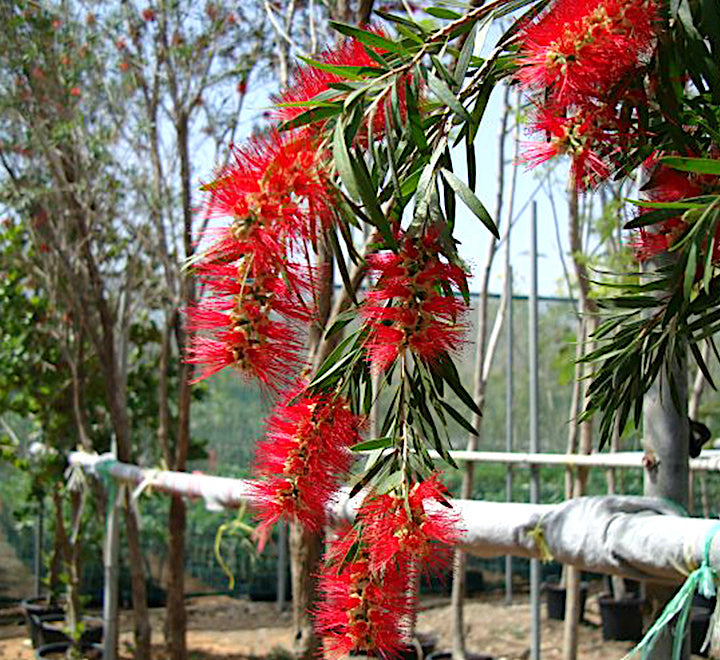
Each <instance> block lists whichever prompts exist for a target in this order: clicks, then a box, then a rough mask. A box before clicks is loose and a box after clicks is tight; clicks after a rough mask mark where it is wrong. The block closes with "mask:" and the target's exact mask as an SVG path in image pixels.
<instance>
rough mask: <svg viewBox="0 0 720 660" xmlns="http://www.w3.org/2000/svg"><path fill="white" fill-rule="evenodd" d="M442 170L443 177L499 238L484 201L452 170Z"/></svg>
mask: <svg viewBox="0 0 720 660" xmlns="http://www.w3.org/2000/svg"><path fill="white" fill-rule="evenodd" d="M440 172H441V174H442V175H443V178H444V179H445V180H446V181H447V182H448V183H449V184H450V187H451V188H452V189H453V190H454V191H455V193H456V194H457V195H458V196H459V197H460V199H461V200H462V201H463V202H464V203H465V205H466V206H467V207H468V208H469V209H470V210H471V211H472V212H473V213H474V214H475V215H476V216H477V218H478V219H479V220H480V222H482V223H483V224H484V225H485V226H486V227H487V228H488V229H489V230H490V233H491V234H492V235H493V236H494V237H495V238H497V239H499V238H500V233H499V232H498V229H497V227H496V226H495V223H494V222H493V220H492V218H491V217H490V214H489V213H488V212H487V209H486V208H485V207H484V206H483V203H482V202H481V201H480V200H479V199H478V198H477V197H476V196H475V193H474V192H473V191H472V190H470V188H469V187H468V186H467V184H466V183H465V182H463V181H461V180H460V179H458V177H457V176H455V174H453V173H452V172H451V171H450V170H447V169H445V168H442V169H441V170H440Z"/></svg>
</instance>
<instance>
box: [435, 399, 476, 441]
mask: <svg viewBox="0 0 720 660" xmlns="http://www.w3.org/2000/svg"><path fill="white" fill-rule="evenodd" d="M440 405H441V406H442V407H443V408H444V409H445V410H446V411H447V413H448V414H449V415H450V417H452V418H453V419H454V420H455V421H456V422H457V423H458V424H460V426H462V427H463V428H464V429H465V430H466V431H467V432H468V433H471V434H472V435H476V436H477V435H480V434H479V433H478V431H477V429H476V428H475V427H474V426H473V425H472V424H471V423H470V422H468V420H466V419H465V418H464V417H463V416H462V415H461V414H460V413H459V412H458V411H457V410H455V408H453V407H452V406H451V405H450V404H449V403H446V402H445V401H442V400H440Z"/></svg>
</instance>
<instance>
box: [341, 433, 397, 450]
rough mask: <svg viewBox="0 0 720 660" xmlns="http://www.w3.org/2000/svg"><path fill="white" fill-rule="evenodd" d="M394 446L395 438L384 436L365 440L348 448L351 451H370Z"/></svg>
mask: <svg viewBox="0 0 720 660" xmlns="http://www.w3.org/2000/svg"><path fill="white" fill-rule="evenodd" d="M393 444H395V438H393V437H392V436H385V437H384V438H374V439H372V440H365V441H363V442H358V444H356V445H353V446H352V447H350V449H351V450H352V451H370V450H371V449H385V447H391V446H392V445H393Z"/></svg>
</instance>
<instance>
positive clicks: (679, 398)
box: [643, 264, 690, 660]
mask: <svg viewBox="0 0 720 660" xmlns="http://www.w3.org/2000/svg"><path fill="white" fill-rule="evenodd" d="M652 266H653V265H652V264H651V267H652ZM670 360H671V361H670V363H669V364H668V365H667V369H661V371H660V373H659V374H658V377H657V378H656V380H655V382H654V383H653V384H652V385H651V386H650V389H649V390H648V392H647V394H646V395H645V399H644V401H643V445H644V447H643V448H644V450H645V457H644V462H645V469H644V472H643V493H644V494H645V495H647V496H649V497H660V498H663V499H667V500H671V501H673V502H676V503H677V504H679V505H680V506H682V507H683V508H684V509H687V505H688V475H689V465H688V458H689V456H688V449H689V441H690V429H689V424H688V378H687V355H686V347H685V346H683V345H678V346H677V348H676V356H673V357H671V358H670ZM675 591H676V590H675V589H672V588H668V587H665V586H662V585H656V584H653V583H648V585H647V595H648V598H649V599H650V602H651V605H652V610H653V617H655V616H657V614H659V613H660V612H661V611H662V608H663V607H664V606H665V604H666V603H667V601H668V600H669V599H670V598H671V597H672V596H673V594H674V592H675ZM672 632H673V626H672V625H670V626H668V627H667V628H666V629H665V631H664V633H663V634H662V635H661V636H660V638H659V639H658V642H657V643H656V644H655V646H654V648H653V650H652V652H651V653H650V654H649V655H648V656H647V657H648V659H649V660H664V659H666V658H669V657H671V654H672ZM689 646H690V645H689V643H688V640H687V639H686V644H685V647H684V649H683V655H682V657H683V658H689V657H690V648H689Z"/></svg>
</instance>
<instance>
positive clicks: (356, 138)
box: [187, 0, 720, 656]
mask: <svg viewBox="0 0 720 660" xmlns="http://www.w3.org/2000/svg"><path fill="white" fill-rule="evenodd" d="M719 12H720V10H718V8H717V6H716V5H715V3H713V2H701V1H694V0H682V1H681V2H675V1H673V2H664V1H662V0H554V1H548V0H495V1H493V2H488V3H485V4H482V5H481V6H479V7H475V8H471V9H470V10H469V11H468V12H467V13H466V14H459V13H456V12H454V11H450V10H449V9H446V8H434V9H429V10H427V13H429V14H431V15H432V16H433V17H435V18H436V19H437V20H438V21H439V25H440V26H439V27H438V26H437V25H438V24H436V25H435V27H433V28H430V27H428V23H427V22H426V21H420V20H418V19H417V18H416V17H414V16H413V15H404V16H396V15H390V14H387V13H385V12H382V11H377V12H376V14H377V20H378V21H382V22H383V23H382V24H383V27H379V25H380V23H379V22H378V23H376V24H373V25H372V26H369V27H365V28H357V27H352V26H350V25H346V24H340V23H334V24H333V27H334V28H335V29H336V30H337V32H338V33H339V35H340V37H339V41H338V44H336V45H335V46H332V47H331V48H329V49H328V50H327V51H326V52H324V53H323V54H321V55H319V56H318V57H317V58H316V59H308V58H303V60H304V65H303V66H302V67H301V68H299V69H298V71H297V73H296V75H295V77H294V79H293V81H292V83H291V85H290V88H289V89H287V90H286V91H284V92H283V93H282V94H281V95H280V96H279V97H278V98H277V104H276V108H275V110H274V118H275V120H276V123H275V125H274V126H273V127H272V128H271V129H270V130H268V132H267V133H266V134H265V135H263V136H259V137H254V138H252V139H251V140H250V141H249V142H248V143H247V144H246V145H244V146H241V147H237V148H236V149H235V151H234V159H233V161H232V162H231V163H230V164H229V165H228V166H227V167H225V168H223V169H222V170H221V171H219V172H217V173H216V175H215V177H214V179H213V180H212V181H211V182H209V183H207V184H206V185H205V186H204V189H205V190H206V191H207V202H206V203H207V210H208V212H209V213H210V214H211V215H212V216H214V217H216V218H218V219H219V220H218V223H217V225H216V228H215V229H213V230H212V232H211V234H210V235H209V236H207V241H206V247H205V249H204V251H203V252H202V253H201V256H200V257H199V258H198V259H197V260H196V262H195V266H196V268H197V271H198V273H199V278H200V280H201V282H202V283H203V286H204V290H205V295H204V296H203V297H202V298H201V300H200V302H199V303H198V305H197V306H196V307H195V308H193V309H191V310H188V320H189V323H190V324H191V325H192V326H194V328H196V329H197V330H198V334H197V336H196V338H195V339H194V341H193V343H192V345H191V346H189V348H188V352H187V359H188V360H189V361H191V362H193V363H195V364H198V365H201V369H202V371H201V376H200V378H203V377H206V376H208V375H210V374H212V373H214V372H216V371H218V370H220V369H223V368H225V367H231V368H234V369H237V370H239V371H240V372H242V373H243V374H244V375H245V376H246V377H248V378H252V379H255V380H257V381H258V382H260V383H261V384H262V385H263V387H265V388H266V389H267V390H268V391H270V392H273V393H276V394H278V395H279V396H278V401H279V403H278V407H277V409H276V410H275V412H274V413H273V415H272V416H271V418H270V420H269V422H268V425H267V436H266V439H265V440H264V441H263V442H262V443H261V444H260V445H259V447H258V450H257V461H256V463H257V465H256V470H257V475H258V477H259V481H258V485H257V487H256V499H257V501H258V502H259V505H258V511H259V517H260V526H259V534H258V535H259V538H260V540H261V541H263V540H264V539H265V538H266V537H267V534H268V532H269V528H270V527H271V526H272V525H273V524H274V523H275V522H276V521H277V520H278V519H279V518H281V517H282V516H287V517H288V518H290V519H293V520H297V521H300V522H301V523H302V524H304V525H306V526H307V527H309V528H310V529H313V530H320V529H322V528H323V526H324V524H325V510H326V507H327V506H328V504H329V503H330V502H331V500H332V498H333V496H334V493H335V491H336V489H337V488H338V487H339V486H340V485H341V484H342V483H344V481H345V480H346V478H347V476H348V471H349V468H350V466H351V463H352V456H353V453H354V454H356V455H362V457H363V459H364V460H365V466H364V468H363V469H362V470H361V471H360V472H359V474H357V475H356V476H355V477H354V480H353V484H352V490H351V494H352V495H353V496H357V497H358V498H359V499H360V504H359V507H358V513H357V516H356V519H355V523H354V525H353V526H352V528H350V529H347V530H345V531H343V532H341V533H339V534H337V535H336V536H335V537H333V539H332V540H331V541H330V542H329V543H328V547H327V550H326V553H325V557H324V561H323V568H322V575H321V580H320V583H321V589H322V591H323V599H322V602H321V603H320V604H319V605H318V606H317V611H316V621H317V627H318V631H319V632H320V634H321V635H322V636H323V637H324V639H325V649H326V652H327V653H329V654H330V655H331V656H339V655H342V654H344V653H346V652H349V651H350V650H356V651H363V652H369V651H375V652H377V653H379V654H380V655H382V656H390V655H392V654H394V653H395V652H398V651H400V650H401V649H402V648H403V647H404V646H405V645H406V644H407V643H408V635H409V634H410V631H411V628H412V622H413V605H414V602H413V601H414V593H415V591H414V588H413V585H414V583H415V580H416V579H417V576H418V575H419V574H420V573H421V572H422V571H424V570H426V567H427V566H428V564H432V563H433V562H434V561H436V560H437V557H438V556H440V554H441V553H440V554H439V553H438V552H437V550H438V549H440V548H448V547H449V546H451V545H452V544H453V543H455V541H456V540H457V539H458V537H459V535H460V534H461V533H462V530H461V529H460V528H459V526H458V522H457V518H456V516H455V515H454V512H453V510H452V508H451V506H450V504H449V502H448V500H447V492H446V490H445V488H444V487H443V485H442V482H441V480H440V477H439V474H438V467H437V466H436V462H435V459H434V458H433V457H432V456H431V453H430V450H436V452H437V454H438V455H439V456H440V458H441V460H443V461H445V462H446V463H448V464H450V465H451V466H454V463H453V460H452V458H451V456H450V453H449V449H450V442H449V438H448V433H447V430H446V427H447V422H448V420H450V419H452V420H454V421H455V422H458V423H459V424H460V425H461V426H463V427H464V428H466V429H468V430H472V428H473V427H472V425H471V424H470V422H469V421H468V420H467V418H466V417H467V415H468V413H476V414H479V413H480V411H479V410H478V409H477V406H476V403H475V402H474V401H473V399H472V397H471V396H470V395H469V394H468V392H467V391H466V389H465V388H464V386H463V385H462V383H461V382H460V379H459V377H458V372H457V369H456V367H455V365H454V362H453V360H454V358H455V355H456V353H457V351H458V349H459V348H460V347H461V346H462V345H463V343H464V342H466V341H467V339H466V336H465V323H464V312H465V311H466V309H467V305H468V301H469V294H468V285H467V279H468V275H469V273H468V269H467V267H466V265H465V264H464V263H463V262H462V260H461V259H460V257H459V256H458V252H457V241H456V239H455V238H454V235H453V230H454V225H455V217H456V204H457V199H458V198H459V199H460V201H461V202H462V203H463V204H464V205H465V206H466V207H468V209H469V210H470V211H471V212H472V213H473V214H474V215H475V216H477V218H478V220H479V221H480V224H481V225H483V227H479V229H478V230H479V231H489V232H491V233H492V234H493V235H494V236H495V237H497V236H498V233H497V228H496V225H495V223H494V222H493V220H492V219H491V217H490V215H489V214H488V212H487V211H486V209H485V206H484V205H483V203H482V202H481V201H480V200H479V199H478V197H477V196H476V194H475V192H474V190H475V184H476V181H477V177H478V176H482V173H481V172H479V171H478V167H477V164H476V159H475V147H476V145H475V139H476V136H477V134H478V129H479V126H480V124H481V122H482V120H483V115H484V112H485V109H486V107H487V105H488V100H489V98H490V95H491V93H492V91H493V89H494V88H495V87H496V86H497V85H498V84H499V83H500V82H501V81H505V82H508V83H511V84H515V85H518V86H520V88H521V89H522V90H523V91H524V92H525V99H526V102H527V114H528V116H529V117H530V120H529V130H530V132H532V133H534V138H533V140H531V141H529V142H528V144H527V145H526V147H525V150H524V155H523V159H524V160H525V161H526V162H527V163H528V165H529V166H533V165H536V164H538V163H541V162H544V161H546V160H548V159H550V158H553V157H556V156H566V157H569V158H570V160H571V171H572V173H573V178H574V183H575V185H576V186H577V188H578V190H580V191H583V192H584V193H586V194H592V192H593V191H594V190H595V189H597V188H598V187H599V186H602V185H603V184H604V183H605V182H607V181H609V180H611V179H617V178H620V177H634V176H636V173H637V172H638V171H640V172H643V173H645V177H646V179H647V184H646V186H645V190H644V192H645V193H646V195H645V199H646V200H647V201H643V202H638V205H639V206H638V211H637V213H636V216H635V218H634V219H633V220H632V222H630V223H629V228H630V229H633V230H635V231H636V232H637V235H636V236H635V238H634V241H635V243H636V246H637V248H636V249H637V255H638V260H639V261H642V260H644V259H647V258H648V257H655V256H657V255H658V254H660V253H663V254H667V253H670V254H673V255H675V256H674V257H673V258H672V259H671V260H670V261H669V264H670V265H668V266H667V267H662V268H659V269H657V270H655V271H654V272H653V273H652V274H651V275H649V276H648V277H647V278H645V279H644V280H643V281H642V283H640V284H636V285H632V286H628V287H627V288H626V289H625V290H621V291H619V293H618V296H617V297H615V298H613V299H611V300H605V301H602V302H603V303H604V304H605V305H606V306H608V307H614V308H615V309H617V312H615V313H611V314H610V315H609V316H608V319H607V321H606V322H605V323H604V324H603V325H601V326H600V329H599V330H598V332H597V336H596V339H597V341H598V342H599V346H600V347H599V348H598V350H597V351H595V352H594V353H593V354H592V355H591V356H590V358H589V359H591V360H593V361H594V362H595V364H596V369H595V375H594V379H593V381H592V386H591V390H590V392H591V399H590V403H589V407H588V410H587V411H586V412H587V414H591V413H593V412H595V411H600V415H601V434H602V439H603V441H604V439H605V438H607V436H608V434H609V432H610V431H611V429H612V428H613V425H614V423H615V420H616V419H618V420H619V423H620V427H621V429H622V427H624V425H625V424H626V422H627V420H628V418H629V416H630V413H631V412H633V411H634V413H635V415H634V417H635V421H636V423H637V419H638V411H639V410H640V409H641V405H642V399H643V394H644V392H645V391H646V390H647V388H648V387H649V386H650V384H651V382H652V381H653V379H654V378H655V377H657V375H658V374H660V373H661V372H663V370H667V367H668V365H671V364H672V362H673V360H675V359H677V356H678V353H679V352H681V351H683V350H684V348H683V345H684V344H683V343H682V342H681V341H680V340H681V339H684V340H687V345H688V346H690V349H691V350H692V352H693V354H694V355H695V357H696V358H697V360H698V363H699V364H700V366H701V367H703V368H704V369H705V371H707V369H706V368H705V365H704V362H703V360H702V357H701V354H700V351H699V350H698V349H697V344H698V343H699V342H701V341H704V340H708V341H712V335H713V334H714V332H715V330H716V329H717V327H718V323H720V321H719V320H718V319H719V318H720V315H719V314H718V312H717V310H716V304H717V302H718V299H719V298H720V276H718V273H717V271H716V265H717V263H718V253H719V252H720V250H718V248H717V246H716V235H717V234H718V231H720V230H718V219H719V218H720V195H718V190H719V188H718V179H717V176H718V175H720V163H719V162H718V161H717V160H715V159H714V157H713V155H714V153H715V152H716V150H717V147H718V144H717V139H718V137H719V136H720V128H719V126H720V123H719V121H720V117H719V112H718V101H719V100H720V69H719V68H718V65H717V62H718V61H719V60H718V57H717V49H718V47H720V15H719ZM508 18H509V19H510V23H509V27H508ZM500 25H502V26H503V28H504V29H502V30H499V29H498V26H500ZM498 32H501V34H500V36H499V38H498V39H497V41H496V42H495V44H494V47H486V48H483V45H482V43H481V42H483V40H485V39H486V37H487V35H488V34H497V33H498ZM461 143H464V146H465V157H466V163H465V165H466V171H467V176H466V177H465V176H463V177H459V176H458V175H457V174H456V173H455V169H456V160H457V158H458V154H457V152H456V151H455V150H454V148H455V147H456V146H458V145H459V144H461ZM358 230H363V231H364V232H365V234H366V235H369V236H370V238H369V240H367V241H366V243H365V248H363V249H359V248H358V247H357V245H356V240H355V238H354V237H355V236H357V234H358ZM321 242H324V244H326V245H330V246H332V249H333V251H334V255H335V258H336V263H337V267H338V270H339V273H340V275H341V276H342V280H343V282H344V285H345V289H346V291H345V293H344V295H345V296H347V300H348V301H349V308H348V309H346V310H343V308H342V305H341V306H336V309H335V312H334V313H333V314H332V315H331V316H330V319H329V321H328V323H327V325H326V327H325V337H326V338H329V337H333V336H336V337H337V345H336V348H335V349H334V350H333V351H332V352H331V353H330V354H329V355H328V356H327V358H326V359H324V361H322V363H321V364H313V360H312V359H310V358H308V357H307V356H306V355H305V354H304V350H305V349H304V345H305V337H306V334H307V333H306V328H307V325H308V324H310V323H313V321H314V319H315V318H316V311H315V307H316V305H315V303H316V298H317V290H318V286H319V283H320V282H322V281H323V280H324V278H327V276H328V275H327V273H326V272H325V271H324V270H323V268H322V267H319V266H316V265H315V264H316V261H315V260H314V259H313V257H312V254H313V253H314V252H315V251H316V250H317V248H318V245H319V244H320V243H321ZM367 273H370V274H371V275H372V278H371V279H369V282H370V284H369V286H368V288H367V290H365V291H363V292H360V290H359V287H358V284H359V282H360V281H361V279H362V276H363V274H367ZM375 384H378V386H377V387H376V386H375ZM382 390H386V391H388V392H389V400H390V405H389V408H388V410H387V412H386V414H385V416H384V419H383V421H382V424H381V429H380V431H379V434H378V437H374V438H369V439H363V431H364V427H365V419H366V417H367V415H368V413H369V411H370V409H371V407H372V406H373V404H374V403H375V401H376V400H377V398H378V395H379V393H380V391H382ZM449 392H453V393H455V394H456V395H457V397H458V398H459V400H460V401H461V402H462V404H463V406H464V410H457V409H456V408H454V407H451V406H450V405H449V404H448V403H447V402H446V400H445V398H446V395H447V394H448V393H449Z"/></svg>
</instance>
